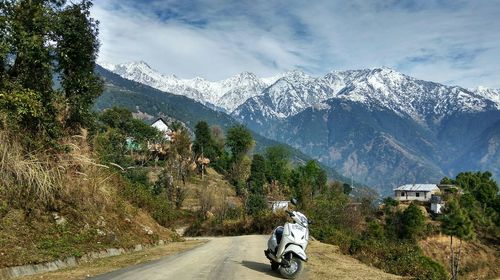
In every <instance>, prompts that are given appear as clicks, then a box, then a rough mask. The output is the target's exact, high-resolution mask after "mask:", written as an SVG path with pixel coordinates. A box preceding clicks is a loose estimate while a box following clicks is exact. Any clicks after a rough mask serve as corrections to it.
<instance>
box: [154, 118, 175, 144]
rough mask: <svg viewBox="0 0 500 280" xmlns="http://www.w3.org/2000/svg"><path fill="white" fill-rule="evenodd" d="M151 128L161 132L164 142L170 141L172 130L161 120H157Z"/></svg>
mask: <svg viewBox="0 0 500 280" xmlns="http://www.w3.org/2000/svg"><path fill="white" fill-rule="evenodd" d="M151 126H152V127H154V128H156V129H158V130H159V131H161V132H163V135H164V137H165V140H167V141H170V140H172V130H171V129H170V128H169V127H168V125H167V123H166V122H165V121H164V120H163V119H162V118H159V119H157V120H156V121H155V122H154V123H153V124H152V125H151Z"/></svg>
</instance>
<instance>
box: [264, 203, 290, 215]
mask: <svg viewBox="0 0 500 280" xmlns="http://www.w3.org/2000/svg"><path fill="white" fill-rule="evenodd" d="M269 204H270V205H271V209H272V210H273V213H276V211H278V210H280V209H282V210H288V200H282V201H269Z"/></svg>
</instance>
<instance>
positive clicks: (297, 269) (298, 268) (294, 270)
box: [279, 255, 304, 279]
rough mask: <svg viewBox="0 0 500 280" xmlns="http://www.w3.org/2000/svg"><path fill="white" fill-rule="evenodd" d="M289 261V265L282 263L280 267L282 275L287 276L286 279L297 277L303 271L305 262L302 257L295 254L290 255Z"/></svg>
mask: <svg viewBox="0 0 500 280" xmlns="http://www.w3.org/2000/svg"><path fill="white" fill-rule="evenodd" d="M288 262H289V265H288V266H286V267H285V266H283V265H281V266H280V267H279V271H280V273H281V276H283V277H285V278H286V279H295V278H296V277H297V276H299V274H300V273H301V272H302V269H303V268H304V264H303V262H302V260H301V259H300V258H298V257H296V256H294V255H292V256H291V257H290V259H289V260H288Z"/></svg>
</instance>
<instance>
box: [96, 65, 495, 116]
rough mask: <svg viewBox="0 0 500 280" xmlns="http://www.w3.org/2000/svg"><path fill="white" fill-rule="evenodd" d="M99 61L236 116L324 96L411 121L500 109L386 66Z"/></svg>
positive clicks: (490, 93)
mask: <svg viewBox="0 0 500 280" xmlns="http://www.w3.org/2000/svg"><path fill="white" fill-rule="evenodd" d="M101 65H102V66H103V67H104V68H106V69H108V70H110V71H112V72H114V73H116V74H118V75H120V76H122V77H124V78H126V79H130V80H133V81H137V82H140V83H143V84H146V85H149V86H151V87H154V88H157V89H159V90H162V91H166V92H170V93H173V94H179V95H184V96H187V97H189V98H192V99H194V100H197V101H199V102H201V103H204V104H211V105H215V106H217V107H220V108H223V109H224V110H226V111H228V112H234V114H235V115H237V116H238V114H240V113H242V112H244V111H245V110H244V108H242V109H239V110H236V109H237V108H239V107H241V106H243V107H244V106H247V107H249V106H258V107H259V108H247V109H246V111H252V112H255V111H256V110H260V111H262V112H264V111H265V115H266V116H267V117H271V118H286V117H288V116H292V115H295V114H297V113H299V112H301V111H302V110H304V109H306V108H308V107H311V106H314V107H315V108H325V106H324V105H318V104H326V103H323V101H326V100H328V99H331V98H340V99H347V100H351V101H354V102H359V103H363V104H365V105H366V106H368V107H370V108H386V109H389V110H392V111H394V112H396V113H398V114H400V115H407V116H409V117H411V118H413V119H415V120H416V121H424V120H425V119H426V118H428V117H429V116H435V117H440V116H444V115H446V114H451V113H453V112H456V111H473V112H475V111H481V110H487V109H490V108H491V106H496V109H500V90H496V89H488V88H484V87H478V88H477V89H475V90H467V89H464V88H461V87H450V86H445V85H441V84H438V83H433V82H426V81H422V80H418V79H415V78H412V77H409V76H407V75H405V74H402V73H400V72H398V71H396V70H394V69H391V68H388V67H377V68H371V69H360V70H345V71H330V72H328V73H327V74H326V75H325V76H322V77H312V76H310V75H308V74H306V73H304V72H302V71H300V70H291V71H286V72H284V73H282V74H279V75H275V76H272V77H266V78H259V77H257V76H256V75H255V74H253V73H250V72H246V71H245V72H242V73H239V74H236V75H234V76H232V77H229V78H227V79H225V80H221V81H208V80H206V79H204V78H201V77H196V78H192V79H180V78H177V77H176V76H175V75H164V74H161V73H159V72H158V71H156V70H154V69H153V68H151V67H150V66H149V65H148V64H147V63H146V62H144V61H136V62H130V63H124V64H117V65H115V64H109V63H103V64H101ZM492 104H494V105H492ZM318 106H319V107H318Z"/></svg>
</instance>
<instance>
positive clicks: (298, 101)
mask: <svg viewBox="0 0 500 280" xmlns="http://www.w3.org/2000/svg"><path fill="white" fill-rule="evenodd" d="M107 67H108V69H110V70H112V71H113V72H115V73H117V74H119V75H121V76H123V77H125V78H129V79H132V80H135V81H138V82H141V83H145V84H148V85H150V86H152V87H156V88H159V89H164V90H168V91H171V92H173V93H176V94H180V95H185V96H187V97H189V98H192V99H195V100H198V101H200V102H202V103H204V104H207V105H213V106H215V107H216V108H218V109H219V110H223V111H226V112H230V113H231V115H232V116H233V117H234V118H235V119H237V120H238V121H240V122H242V123H244V124H246V125H247V126H248V127H250V128H251V129H252V130H254V131H259V132H260V133H261V134H263V135H264V136H266V137H268V138H271V139H274V140H278V141H281V142H284V143H287V144H289V145H291V146H293V147H295V148H297V149H299V150H301V151H302V152H304V153H306V154H309V155H311V156H313V157H315V158H317V159H319V160H320V161H322V162H323V163H325V164H327V165H330V166H333V167H334V168H336V169H337V170H340V172H341V173H343V174H345V175H347V176H349V177H350V176H352V177H354V178H355V179H358V180H360V181H362V182H364V183H367V184H370V185H374V186H376V187H377V188H378V189H379V190H380V191H382V192H383V193H386V194H387V193H389V192H390V190H391V189H392V188H393V187H395V186H397V185H398V184H402V183H417V182H435V181H437V180H439V179H440V178H441V177H443V176H445V175H448V176H451V175H454V173H456V172H459V171H461V170H466V169H467V170H470V169H472V170H476V169H478V170H479V169H481V170H492V171H493V172H494V174H495V175H496V177H497V178H498V177H499V176H500V174H499V172H500V171H499V170H497V169H498V168H496V166H498V164H497V163H498V162H499V161H500V152H499V150H500V148H499V145H500V144H499V141H498V139H499V137H500V132H499V130H500V129H499V128H498V127H499V125H500V122H499V121H500V90H496V89H488V88H483V87H478V88H477V89H466V88H462V87H459V86H447V85H442V84H439V83H434V82H429V81H422V80H418V79H415V78H413V77H410V76H407V75H405V74H402V73H400V72H397V71H395V70H393V69H390V68H374V69H363V70H348V71H332V72H329V73H327V74H326V75H324V76H322V77H312V76H309V75H307V74H305V73H302V72H300V71H289V72H286V73H283V74H282V75H279V76H276V77H273V78H270V79H266V78H257V77H256V76H255V75H253V74H250V73H242V74H240V75H237V76H235V77H233V78H230V79H228V80H224V81H220V82H208V81H206V80H203V79H200V78H196V79H192V80H182V79H177V78H175V77H173V76H163V75H161V74H158V73H157V72H155V71H153V70H151V68H149V67H146V66H144V65H143V64H133V63H132V64H126V65H121V66H107ZM158 75H160V76H158ZM160 81H162V82H161V83H160ZM167 81H168V82H167ZM172 81H176V83H177V84H176V83H174V82H172ZM223 84H225V85H226V86H222V85H223ZM166 85H168V86H166ZM173 85H176V86H173Z"/></svg>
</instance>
